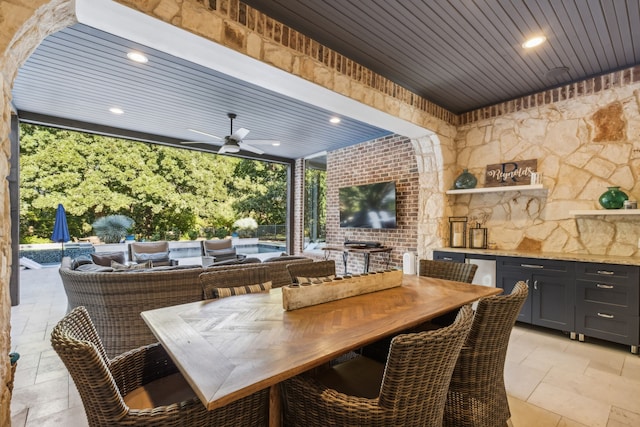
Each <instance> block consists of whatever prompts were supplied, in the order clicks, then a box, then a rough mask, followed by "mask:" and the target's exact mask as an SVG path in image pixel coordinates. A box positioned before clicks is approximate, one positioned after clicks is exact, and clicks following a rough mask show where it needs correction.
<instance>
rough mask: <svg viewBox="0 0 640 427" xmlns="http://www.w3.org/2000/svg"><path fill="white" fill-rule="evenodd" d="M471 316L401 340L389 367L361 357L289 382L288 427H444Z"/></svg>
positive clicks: (466, 312)
mask: <svg viewBox="0 0 640 427" xmlns="http://www.w3.org/2000/svg"><path fill="white" fill-rule="evenodd" d="M472 313H473V311H472V309H471V306H470V305H467V306H465V307H464V308H462V309H461V310H460V312H459V314H458V316H457V317H456V320H455V321H454V323H453V324H451V325H450V326H448V327H445V328H441V329H438V330H434V331H426V332H420V333H416V334H403V335H398V336H396V337H395V338H394V339H393V341H392V343H391V348H390V351H389V358H388V359H387V362H386V365H385V364H381V363H378V362H375V361H373V360H372V359H369V358H367V357H363V356H360V357H356V358H354V359H351V360H349V361H347V362H344V363H342V364H339V365H336V366H333V367H331V368H327V369H325V370H323V371H320V372H319V373H317V374H309V373H305V374H302V375H299V376H296V377H293V378H291V379H288V380H285V381H284V382H283V383H282V387H281V388H282V393H283V402H284V411H283V412H284V425H285V426H303V427H314V426H318V427H326V426H381V427H387V426H404V427H411V426H420V427H424V426H441V425H442V416H443V411H444V405H445V401H446V396H447V389H448V387H449V380H450V379H451V373H452V372H453V368H454V366H455V363H456V360H457V358H458V353H459V351H460V348H461V347H462V344H463V343H464V341H465V338H466V337H467V334H468V332H469V329H470V327H471V322H472V320H473V314H472Z"/></svg>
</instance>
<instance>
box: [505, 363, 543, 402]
mask: <svg viewBox="0 0 640 427" xmlns="http://www.w3.org/2000/svg"><path fill="white" fill-rule="evenodd" d="M545 375H546V371H542V370H539V369H536V368H532V367H531V366H526V365H522V364H518V363H515V362H512V361H510V360H507V361H506V362H505V366H504V382H505V387H506V389H507V393H508V394H509V395H510V396H513V397H515V398H518V399H520V400H525V401H526V400H527V399H528V398H529V396H530V395H531V393H533V390H535V388H536V387H537V386H538V384H540V382H541V381H542V379H543V378H544V376H545Z"/></svg>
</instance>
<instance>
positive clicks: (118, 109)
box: [109, 107, 124, 114]
mask: <svg viewBox="0 0 640 427" xmlns="http://www.w3.org/2000/svg"><path fill="white" fill-rule="evenodd" d="M109 111H111V112H112V113H113V114H124V110H123V109H122V108H118V107H111V108H109Z"/></svg>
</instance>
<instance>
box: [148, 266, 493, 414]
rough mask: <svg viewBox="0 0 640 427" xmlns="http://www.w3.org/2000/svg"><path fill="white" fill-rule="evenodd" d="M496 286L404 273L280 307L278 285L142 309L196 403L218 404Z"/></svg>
mask: <svg viewBox="0 0 640 427" xmlns="http://www.w3.org/2000/svg"><path fill="white" fill-rule="evenodd" d="M500 292H502V289H499V288H492V287H486V286H478V285H470V284H466V283H460V282H453V281H449V280H442V279H434V278H429V277H421V276H415V275H404V276H403V279H402V286H399V287H395V288H391V289H387V290H383V291H378V292H373V293H369V294H363V295H358V296H354V297H350V298H344V299H340V300H337V301H332V302H327V303H323V304H318V305H313V306H309V307H305V308H301V309H297V310H293V311H285V310H284V309H283V305H282V290H281V289H280V288H277V289H272V290H271V291H270V292H269V293H255V294H247V295H238V296H233V297H229V298H222V299H217V300H206V301H199V302H193V303H188V304H182V305H176V306H171V307H165V308H159V309H155V310H149V311H144V312H142V317H143V319H144V321H145V322H146V323H147V325H148V326H149V328H150V329H151V331H152V332H153V333H154V334H155V336H156V337H157V338H158V340H159V341H160V343H161V344H162V345H163V346H164V348H165V349H166V350H167V352H168V353H169V355H170V357H171V358H172V359H173V361H174V362H175V363H176V365H177V366H178V369H179V370H180V371H181V373H182V374H183V375H184V377H185V378H186V380H187V381H188V383H189V384H190V385H191V387H192V388H193V390H194V391H195V393H196V395H197V396H198V397H199V398H200V400H201V401H202V403H203V404H204V405H205V406H206V407H207V408H208V409H209V410H212V409H215V408H219V407H221V406H224V405H227V404H229V403H231V402H233V401H235V400H237V399H240V398H242V397H245V396H248V395H250V394H252V393H254V392H256V391H259V390H262V389H265V388H267V387H271V403H270V425H279V422H280V402H279V400H278V399H279V393H278V387H277V385H278V383H280V382H282V381H283V380H286V379H287V378H291V377H293V376H295V375H298V374H300V373H302V372H305V371H308V370H310V369H312V368H315V367H318V366H321V365H323V364H326V363H328V362H329V361H331V360H332V359H334V358H336V357H338V356H341V355H343V354H345V353H348V352H349V351H351V350H356V349H359V348H361V347H363V346H365V345H367V344H370V343H372V342H375V341H377V340H379V339H381V338H384V337H387V336H390V335H394V334H397V333H400V332H402V331H403V330H405V329H407V328H409V327H412V326H415V325H418V324H420V323H423V322H425V321H427V320H431V319H433V318H435V317H437V316H439V315H442V314H444V313H448V312H450V311H452V310H455V309H457V308H459V307H461V306H463V305H465V304H468V303H471V302H473V301H476V300H478V299H480V298H482V297H486V296H489V295H495V294H498V293H500Z"/></svg>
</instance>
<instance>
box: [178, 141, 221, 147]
mask: <svg viewBox="0 0 640 427" xmlns="http://www.w3.org/2000/svg"><path fill="white" fill-rule="evenodd" d="M180 144H203V145H216V146H217V145H219V144H217V143H215V142H211V141H182V142H180Z"/></svg>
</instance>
